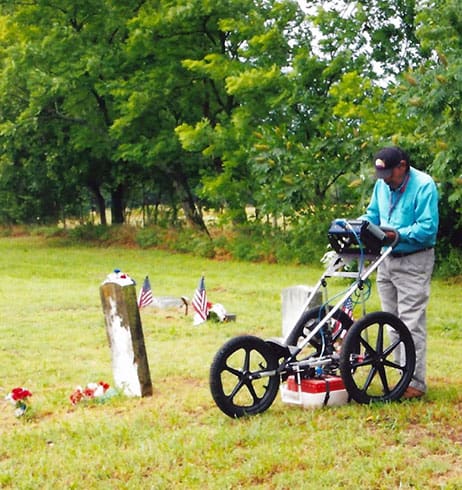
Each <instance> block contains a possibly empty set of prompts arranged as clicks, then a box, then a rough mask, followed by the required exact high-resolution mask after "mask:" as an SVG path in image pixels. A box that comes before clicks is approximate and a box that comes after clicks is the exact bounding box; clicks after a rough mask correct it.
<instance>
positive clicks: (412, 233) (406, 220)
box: [361, 167, 439, 253]
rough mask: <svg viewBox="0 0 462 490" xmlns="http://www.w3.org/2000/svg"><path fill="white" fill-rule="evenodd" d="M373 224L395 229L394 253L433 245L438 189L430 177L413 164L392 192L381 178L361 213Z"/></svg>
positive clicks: (436, 223) (436, 220)
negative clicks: (405, 176)
mask: <svg viewBox="0 0 462 490" xmlns="http://www.w3.org/2000/svg"><path fill="white" fill-rule="evenodd" d="M361 219H366V220H368V221H370V222H371V223H374V224H375V225H380V226H390V227H392V228H394V229H396V230H398V232H399V235H400V239H399V242H398V244H397V245H396V247H395V249H394V250H395V251H396V252H400V253H407V252H414V251H416V250H421V249H423V248H427V247H433V246H434V245H435V243H436V234H437V232H438V220H439V217H438V191H437V188H436V185H435V182H434V181H433V179H432V178H431V177H430V176H429V175H427V174H426V173H424V172H421V171H420V170H417V169H415V168H413V167H411V168H410V171H409V179H408V181H407V183H406V182H405V183H404V185H402V186H401V187H400V188H398V189H396V190H394V191H392V190H391V189H390V188H389V186H388V185H387V184H386V183H385V182H384V181H383V180H382V179H378V180H377V182H376V183H375V186H374V191H373V193H372V198H371V202H370V204H369V206H368V208H367V211H366V214H364V215H363V216H361Z"/></svg>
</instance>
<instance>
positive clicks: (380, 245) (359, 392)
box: [210, 219, 415, 418]
mask: <svg viewBox="0 0 462 490" xmlns="http://www.w3.org/2000/svg"><path fill="white" fill-rule="evenodd" d="M387 231H395V230H393V229H390V228H384V227H378V226H375V225H373V224H371V223H369V222H368V221H363V220H344V219H338V220H334V221H333V222H332V223H331V226H330V228H329V231H328V239H329V242H330V244H331V246H332V248H333V251H331V252H329V253H328V254H326V260H325V263H326V269H325V272H324V273H323V274H322V276H321V278H320V280H319V281H318V283H317V285H316V286H315V287H314V288H313V290H312V292H311V294H310V296H309V297H308V298H307V300H306V303H305V304H304V306H303V308H302V309H301V312H300V315H299V317H298V320H297V321H296V322H295V324H294V326H293V327H292V328H291V329H290V330H289V332H288V334H287V335H286V336H285V337H284V338H282V339H268V340H263V339H261V338H259V337H255V336H252V335H241V336H238V337H234V338H232V339H230V340H229V341H228V342H226V343H225V344H224V345H223V346H222V347H221V348H220V350H219V351H218V352H217V353H216V355H215V357H214V359H213V362H212V365H211V368H210V390H211V393H212V396H213V399H214V401H215V403H216V404H217V406H218V408H219V409H220V410H221V411H222V412H223V413H225V414H226V415H228V416H230V417H233V418H234V417H242V416H245V415H256V414H258V413H261V412H264V411H265V410H267V409H268V408H269V407H270V406H271V404H272V403H273V401H274V399H275V397H276V395H277V393H278V391H279V387H280V386H281V389H284V388H285V387H286V386H287V384H288V383H290V384H291V386H292V387H293V386H294V385H295V386H297V387H298V388H300V386H301V385H302V384H303V383H304V382H306V381H308V382H310V381H311V382H315V380H324V381H326V380H329V379H333V378H334V377H339V375H340V376H341V381H342V382H343V385H344V387H345V389H346V391H347V393H348V396H349V398H351V399H353V400H355V401H356V402H358V403H371V402H375V401H380V402H389V401H395V400H398V399H399V398H401V396H402V395H403V393H404V391H405V390H406V388H407V387H408V385H409V382H410V381H411V378H412V375H413V373H414V367H415V349H414V343H413V340H412V337H411V334H410V332H409V330H408V328H407V327H406V325H405V324H404V323H403V322H402V321H401V320H400V319H399V318H398V317H396V316H395V315H392V314H390V313H386V312H383V311H377V312H374V313H367V314H366V311H365V308H364V306H363V308H364V309H363V313H364V314H363V316H362V317H361V318H360V319H359V320H357V321H353V320H352V318H351V317H350V316H349V315H348V314H347V313H346V312H345V311H344V306H345V304H347V302H349V301H350V300H351V301H354V302H356V303H359V302H361V303H363V305H364V304H365V301H366V300H367V298H368V296H369V293H370V280H369V277H370V275H371V274H372V273H373V272H375V271H376V269H377V268H378V266H379V265H380V263H381V262H382V261H383V260H384V259H385V257H387V256H388V255H389V254H390V253H392V250H393V248H394V247H395V246H396V244H397V242H398V239H399V235H398V233H395V236H396V237H395V239H394V240H393V241H392V242H391V243H390V240H389V239H388V238H387V234H386V232H387ZM333 277H340V278H346V279H349V280H350V281H351V285H350V286H349V287H348V288H347V289H345V290H343V291H342V292H341V293H340V294H336V295H335V296H334V297H333V298H329V297H328V294H327V282H328V279H329V278H333ZM321 289H322V290H323V297H324V299H323V303H322V305H321V306H318V307H315V308H310V307H309V305H310V303H311V300H312V298H313V297H314V296H315V294H316V293H317V292H318V291H319V290H321ZM337 379H339V378H337ZM326 382H327V381H326ZM299 391H300V389H299Z"/></svg>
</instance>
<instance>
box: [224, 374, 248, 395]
mask: <svg viewBox="0 0 462 490" xmlns="http://www.w3.org/2000/svg"><path fill="white" fill-rule="evenodd" d="M244 384H245V383H244V380H243V379H242V378H241V379H240V380H239V381H238V382H237V383H236V386H235V387H234V388H233V391H231V393H230V394H229V395H228V396H227V398H228V400H233V398H234V397H235V396H236V395H237V394H238V393H239V391H240V390H241V388H242V387H243V386H244Z"/></svg>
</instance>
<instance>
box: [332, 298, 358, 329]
mask: <svg viewBox="0 0 462 490" xmlns="http://www.w3.org/2000/svg"><path fill="white" fill-rule="evenodd" d="M353 307H354V305H353V300H352V299H351V296H348V298H347V299H346V300H345V301H344V302H343V305H342V307H341V311H343V312H344V313H345V314H346V315H348V317H350V318H351V319H352V320H353ZM340 328H342V322H341V321H340V320H337V321H336V322H335V324H334V328H333V329H332V333H336V332H337V331H338V329H340ZM345 334H346V330H344V331H342V332H341V333H340V338H342V339H343V337H344V336H345Z"/></svg>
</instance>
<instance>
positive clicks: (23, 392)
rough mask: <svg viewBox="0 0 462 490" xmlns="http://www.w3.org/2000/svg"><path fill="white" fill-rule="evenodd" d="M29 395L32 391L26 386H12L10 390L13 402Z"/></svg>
mask: <svg viewBox="0 0 462 490" xmlns="http://www.w3.org/2000/svg"><path fill="white" fill-rule="evenodd" d="M30 396H32V393H31V392H30V391H29V390H28V389H26V388H21V387H18V388H13V389H12V390H11V398H12V399H13V400H14V401H15V402H17V401H19V400H25V399H26V398H29V397H30Z"/></svg>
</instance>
